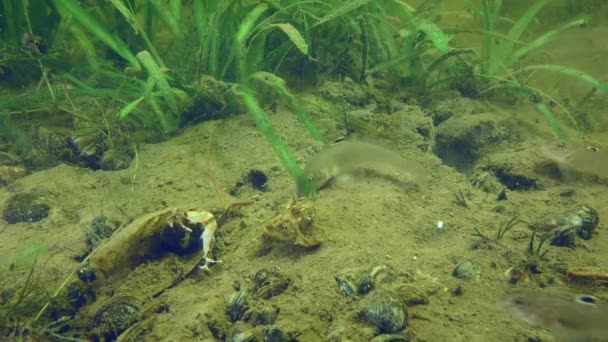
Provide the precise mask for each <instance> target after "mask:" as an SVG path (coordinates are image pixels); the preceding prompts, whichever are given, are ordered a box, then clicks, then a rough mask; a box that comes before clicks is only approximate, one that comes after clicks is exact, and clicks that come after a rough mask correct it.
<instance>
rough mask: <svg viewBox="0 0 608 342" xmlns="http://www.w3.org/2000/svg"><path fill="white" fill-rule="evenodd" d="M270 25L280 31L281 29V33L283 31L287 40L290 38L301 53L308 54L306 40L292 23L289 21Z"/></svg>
mask: <svg viewBox="0 0 608 342" xmlns="http://www.w3.org/2000/svg"><path fill="white" fill-rule="evenodd" d="M270 26H271V27H277V28H279V29H280V30H281V31H283V33H285V34H286V35H287V37H288V38H289V40H291V42H292V43H293V45H295V47H296V48H297V49H298V50H299V51H300V52H301V53H303V54H304V55H308V44H307V43H306V40H305V39H304V37H303V36H302V34H301V33H300V31H298V29H296V28H295V27H294V26H293V25H291V24H289V23H279V24H272V25H270Z"/></svg>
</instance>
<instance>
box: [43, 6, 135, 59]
mask: <svg viewBox="0 0 608 342" xmlns="http://www.w3.org/2000/svg"><path fill="white" fill-rule="evenodd" d="M53 3H54V4H55V8H57V10H58V11H59V13H60V14H61V15H62V17H64V18H66V19H68V18H70V17H71V18H73V19H74V20H76V21H77V22H78V23H79V24H80V25H82V26H83V27H84V28H86V29H87V30H88V31H90V32H91V33H93V34H94V35H95V36H96V37H97V38H99V40H101V41H102V42H104V44H106V45H107V46H108V47H110V48H111V49H112V50H114V52H116V53H117V54H118V55H119V56H121V57H122V58H124V59H125V60H127V62H129V64H131V66H132V67H134V68H136V69H138V70H139V69H141V67H140V64H139V62H138V61H137V58H136V57H135V55H134V54H133V53H132V52H131V50H130V49H129V47H128V46H127V44H125V42H123V41H122V40H121V39H120V38H118V37H116V36H114V35H112V34H110V33H109V32H108V31H107V30H106V29H105V28H104V27H103V25H102V24H101V23H99V22H98V21H97V20H96V19H95V18H93V17H92V16H90V15H89V14H88V13H87V12H86V11H85V10H84V9H83V8H82V7H81V6H80V5H79V4H78V3H77V2H76V1H75V0H54V1H53Z"/></svg>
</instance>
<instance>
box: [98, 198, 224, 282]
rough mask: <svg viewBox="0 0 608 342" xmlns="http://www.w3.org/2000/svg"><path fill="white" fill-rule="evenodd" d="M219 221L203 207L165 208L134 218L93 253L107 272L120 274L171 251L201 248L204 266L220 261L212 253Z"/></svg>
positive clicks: (183, 252)
mask: <svg viewBox="0 0 608 342" xmlns="http://www.w3.org/2000/svg"><path fill="white" fill-rule="evenodd" d="M216 229H217V222H216V221H215V218H214V217H213V214H211V213H210V212H207V211H202V210H182V209H177V208H174V209H163V210H159V211H156V212H153V213H150V214H148V215H144V216H143V217H141V218H139V219H136V220H135V221H133V222H131V223H130V224H129V225H128V226H126V227H124V228H122V230H120V231H119V232H118V233H116V234H115V235H114V237H113V238H112V239H111V240H110V241H109V242H108V243H106V244H105V245H103V246H101V247H100V248H98V249H97V250H96V251H95V252H94V253H93V255H92V256H91V261H92V263H93V264H94V265H95V266H96V267H97V269H98V270H99V271H101V272H103V273H104V274H105V275H106V276H114V277H120V276H121V275H124V274H125V273H126V272H128V271H130V270H133V269H135V268H136V267H137V266H139V265H140V264H142V263H144V262H145V261H150V260H154V259H158V258H160V257H161V256H162V255H164V253H166V252H168V251H170V252H173V253H174V254H176V255H185V254H189V253H192V252H195V251H197V250H200V249H201V248H202V260H203V262H204V266H203V267H204V268H208V266H209V264H210V263H215V262H217V261H216V260H214V259H212V258H211V257H210V255H211V251H212V249H213V245H214V243H215V231H216Z"/></svg>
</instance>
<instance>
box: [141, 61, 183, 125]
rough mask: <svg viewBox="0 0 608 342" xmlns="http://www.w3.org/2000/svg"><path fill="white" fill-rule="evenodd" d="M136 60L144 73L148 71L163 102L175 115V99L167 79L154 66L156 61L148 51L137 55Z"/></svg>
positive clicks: (176, 111) (156, 65)
mask: <svg viewBox="0 0 608 342" xmlns="http://www.w3.org/2000/svg"><path fill="white" fill-rule="evenodd" d="M137 59H139V61H140V62H141V64H142V65H143V66H144V68H145V69H146V71H148V74H149V75H150V77H151V78H152V79H153V80H154V83H155V84H156V85H157V86H158V88H159V90H160V92H161V94H162V96H163V98H164V100H165V102H166V103H167V105H168V106H169V109H171V111H172V112H173V114H177V113H178V108H177V99H176V98H175V94H174V93H173V89H171V86H170V85H169V81H168V80H167V77H166V76H165V74H164V73H163V72H162V71H161V70H160V68H159V66H158V64H156V61H155V60H154V58H152V55H150V53H149V52H148V51H145V50H144V51H141V52H139V53H138V54H137Z"/></svg>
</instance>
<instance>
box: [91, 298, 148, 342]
mask: <svg viewBox="0 0 608 342" xmlns="http://www.w3.org/2000/svg"><path fill="white" fill-rule="evenodd" d="M140 305H141V303H140V302H139V301H138V300H137V299H136V298H135V297H131V296H119V297H116V298H112V299H111V300H110V301H109V302H107V303H106V304H104V305H103V306H102V307H101V308H100V309H99V310H98V311H97V313H96V314H95V317H94V318H93V323H94V324H95V327H96V328H97V330H98V332H99V334H100V335H101V336H103V338H105V339H106V340H110V341H113V340H115V339H116V338H117V337H118V336H119V335H120V334H122V333H123V332H124V331H125V330H127V329H128V328H129V327H130V326H132V325H133V324H134V323H135V322H136V321H137V315H138V313H139V310H140V308H141V306H140Z"/></svg>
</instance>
